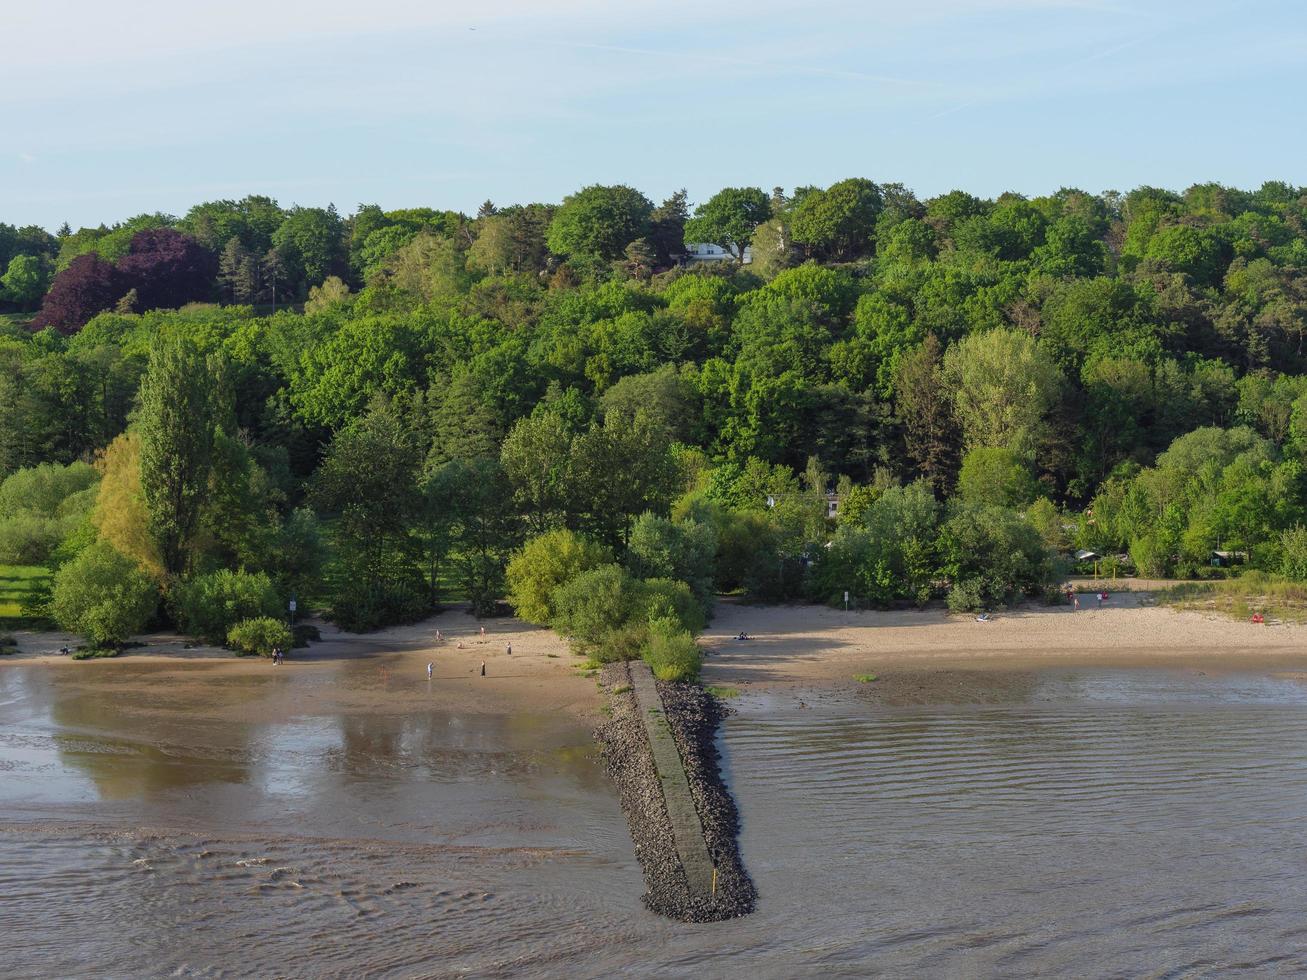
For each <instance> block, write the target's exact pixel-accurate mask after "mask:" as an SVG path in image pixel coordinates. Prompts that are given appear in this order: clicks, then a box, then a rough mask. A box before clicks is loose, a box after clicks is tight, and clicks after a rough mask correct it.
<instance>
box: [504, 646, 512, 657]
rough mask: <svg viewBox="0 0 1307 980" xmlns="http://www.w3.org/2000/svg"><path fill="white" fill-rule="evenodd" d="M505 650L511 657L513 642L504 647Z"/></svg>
mask: <svg viewBox="0 0 1307 980" xmlns="http://www.w3.org/2000/svg"><path fill="white" fill-rule="evenodd" d="M504 652H505V653H507V654H508V655H509V656H510V657H511V656H512V655H513V644H511V643H510V644H508V645H507V646H506V647H505V648H504Z"/></svg>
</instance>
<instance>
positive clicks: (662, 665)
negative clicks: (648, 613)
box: [644, 617, 703, 681]
mask: <svg viewBox="0 0 1307 980" xmlns="http://www.w3.org/2000/svg"><path fill="white" fill-rule="evenodd" d="M644 660H645V663H647V664H648V665H649V669H650V670H652V671H653V675H654V677H656V678H658V679H659V680H660V681H692V680H694V679H695V678H696V677H698V676H699V668H700V667H701V666H702V665H703V655H702V653H701V652H700V650H699V644H697V643H695V642H694V637H693V636H692V635H691V634H690V631H689V630H686V629H682V628H681V626H680V624H679V623H678V622H677V621H676V620H675V619H673V618H671V617H660V618H657V619H654V620H651V621H650V623H649V645H648V647H647V649H646V650H645V654H644Z"/></svg>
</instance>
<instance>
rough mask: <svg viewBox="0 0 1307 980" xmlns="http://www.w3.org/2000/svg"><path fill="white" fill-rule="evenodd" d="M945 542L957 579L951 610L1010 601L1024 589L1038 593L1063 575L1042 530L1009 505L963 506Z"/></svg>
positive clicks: (948, 566) (949, 525)
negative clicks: (1040, 533)
mask: <svg viewBox="0 0 1307 980" xmlns="http://www.w3.org/2000/svg"><path fill="white" fill-rule="evenodd" d="M940 547H941V551H942V552H943V555H944V558H945V569H946V572H947V574H948V578H949V580H950V581H951V582H952V583H953V588H952V590H951V591H950V592H949V608H950V609H953V608H959V609H962V608H965V609H974V608H977V607H979V606H989V605H1006V604H1007V603H1010V602H1012V601H1013V600H1014V599H1016V598H1017V597H1019V596H1021V595H1023V594H1024V595H1038V594H1039V593H1040V592H1042V591H1043V589H1044V587H1045V586H1046V585H1050V584H1053V583H1054V582H1056V581H1057V578H1058V571H1059V569H1058V567H1057V566H1056V565H1055V564H1054V562H1053V557H1052V555H1051V554H1050V553H1049V551H1048V548H1047V547H1046V546H1045V545H1044V541H1043V539H1042V538H1041V537H1040V536H1039V532H1038V531H1037V530H1036V529H1035V528H1034V527H1032V526H1031V525H1030V524H1029V523H1027V522H1026V521H1025V520H1024V519H1022V517H1021V516H1020V515H1019V514H1017V513H1016V512H1014V511H1011V510H1008V509H1006V508H1004V507H976V506H966V505H963V506H961V507H959V508H957V509H956V510H955V512H954V514H953V516H952V517H951V518H950V519H949V520H948V522H947V523H946V524H945V526H944V532H943V534H942V535H941V539H940ZM954 593H957V595H956V596H955V595H954Z"/></svg>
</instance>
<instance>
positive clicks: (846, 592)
mask: <svg viewBox="0 0 1307 980" xmlns="http://www.w3.org/2000/svg"><path fill="white" fill-rule="evenodd" d="M844 611H845V612H848V611H849V590H848V589H845V590H844Z"/></svg>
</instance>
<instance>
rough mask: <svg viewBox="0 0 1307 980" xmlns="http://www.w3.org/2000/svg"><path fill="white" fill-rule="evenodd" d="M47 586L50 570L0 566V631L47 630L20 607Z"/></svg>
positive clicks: (41, 622)
mask: <svg viewBox="0 0 1307 980" xmlns="http://www.w3.org/2000/svg"><path fill="white" fill-rule="evenodd" d="M49 586H50V571H49V569H46V568H41V567H40V566H38V565H0V631H5V630H14V629H40V628H42V627H49V625H50V624H49V623H47V622H45V621H44V620H41V619H38V618H33V617H32V616H29V615H28V614H27V613H25V612H24V611H23V604H24V603H25V602H26V601H27V600H28V599H29V598H33V597H35V596H38V595H40V594H41V592H42V591H43V590H45V589H47V588H49Z"/></svg>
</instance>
